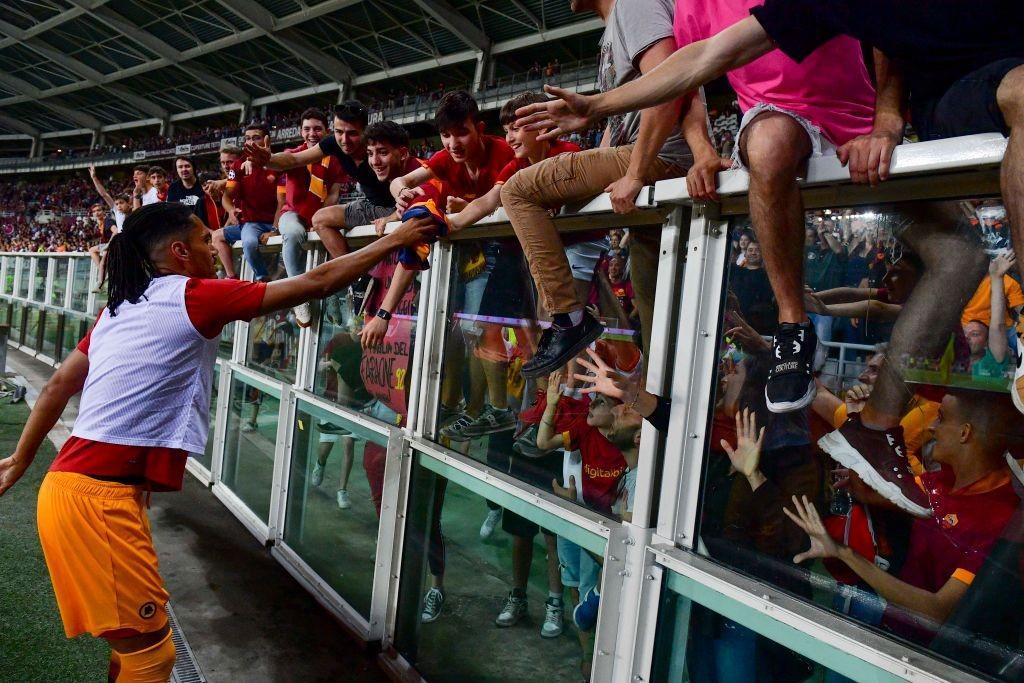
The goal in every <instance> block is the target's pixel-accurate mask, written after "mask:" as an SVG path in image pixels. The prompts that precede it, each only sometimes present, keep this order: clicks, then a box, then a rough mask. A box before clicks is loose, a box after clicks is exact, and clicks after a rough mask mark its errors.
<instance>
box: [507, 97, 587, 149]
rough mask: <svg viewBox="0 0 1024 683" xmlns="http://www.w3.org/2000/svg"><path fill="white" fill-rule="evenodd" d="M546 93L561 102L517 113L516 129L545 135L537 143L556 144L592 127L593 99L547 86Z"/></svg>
mask: <svg viewBox="0 0 1024 683" xmlns="http://www.w3.org/2000/svg"><path fill="white" fill-rule="evenodd" d="M544 92H546V93H547V94H549V95H554V96H555V97H557V98H559V99H557V100H548V101H547V102H537V103H534V104H528V105H526V106H525V107H520V108H519V109H516V116H518V117H519V118H518V119H516V124H515V125H516V126H519V127H521V128H526V130H540V131H544V132H543V133H541V134H540V135H538V136H537V139H538V140H554V139H555V138H557V137H559V136H562V135H567V134H569V133H571V132H573V131H577V130H583V129H584V128H587V127H589V126H590V125H591V123H592V121H591V120H590V117H591V108H592V98H591V97H589V96H587V95H580V94H578V93H574V92H571V91H569V90H565V89H564V88H558V87H555V86H553V85H545V86H544Z"/></svg>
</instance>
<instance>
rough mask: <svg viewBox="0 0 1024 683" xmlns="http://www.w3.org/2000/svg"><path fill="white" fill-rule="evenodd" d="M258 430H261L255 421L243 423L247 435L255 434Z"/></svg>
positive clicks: (243, 429)
mask: <svg viewBox="0 0 1024 683" xmlns="http://www.w3.org/2000/svg"><path fill="white" fill-rule="evenodd" d="M257 429H259V426H258V425H257V424H256V422H255V421H253V422H244V423H242V431H243V432H246V433H248V432H255V431H256V430H257Z"/></svg>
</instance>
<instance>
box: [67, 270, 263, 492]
mask: <svg viewBox="0 0 1024 683" xmlns="http://www.w3.org/2000/svg"><path fill="white" fill-rule="evenodd" d="M266 289H267V285H266V283H264V282H247V281H243V280H214V279H209V280H207V279H198V278H192V279H190V280H189V281H188V283H186V285H185V309H186V310H187V311H188V317H189V320H191V321H192V324H193V325H194V326H195V328H196V330H198V331H199V332H200V333H201V334H202V335H203V336H204V337H206V338H207V339H214V338H215V337H217V336H218V335H220V333H221V330H222V329H223V328H224V326H225V325H226V324H228V323H229V322H231V321H233V320H251V319H252V318H254V317H255V316H256V315H258V314H259V312H260V306H261V304H262V303H263V294H264V292H265V291H266ZM91 339H92V330H91V329H90V330H89V332H88V334H86V335H85V337H83V338H82V341H80V342H79V343H78V350H79V351H81V352H82V353H84V354H86V355H89V343H90V341H91ZM187 457H188V453H186V452H185V451H183V450H180V449H176V448H164V447H160V446H127V445H123V444H110V443H104V442H101V441H92V440H90V439H82V438H80V437H77V436H72V437H71V438H69V439H68V440H67V441H66V442H65V444H64V447H63V448H61V449H60V453H58V454H57V458H56V459H55V460H54V461H53V464H51V465H50V471H52V472H78V473H80V474H85V475H88V476H92V477H100V478H103V479H117V480H120V481H130V482H138V483H142V484H144V485H146V487H147V488H149V489H150V490H152V491H178V490H180V489H181V480H182V478H183V477H184V475H185V460H186V458H187Z"/></svg>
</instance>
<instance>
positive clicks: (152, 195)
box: [142, 187, 160, 206]
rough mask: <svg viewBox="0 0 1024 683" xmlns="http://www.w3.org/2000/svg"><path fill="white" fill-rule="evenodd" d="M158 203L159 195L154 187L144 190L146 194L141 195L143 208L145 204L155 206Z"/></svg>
mask: <svg viewBox="0 0 1024 683" xmlns="http://www.w3.org/2000/svg"><path fill="white" fill-rule="evenodd" d="M158 201H160V193H159V192H158V191H157V189H156V188H155V187H151V188H149V189H148V190H146V194H144V195H142V205H143V206H145V205H146V204H155V203H156V202H158Z"/></svg>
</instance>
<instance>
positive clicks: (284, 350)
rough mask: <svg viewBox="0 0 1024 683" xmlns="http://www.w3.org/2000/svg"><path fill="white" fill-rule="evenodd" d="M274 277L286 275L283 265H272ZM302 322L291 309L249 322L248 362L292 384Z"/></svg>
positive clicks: (246, 355)
mask: <svg viewBox="0 0 1024 683" xmlns="http://www.w3.org/2000/svg"><path fill="white" fill-rule="evenodd" d="M271 273H272V279H274V280H280V279H282V278H284V277H286V275H285V272H284V269H283V268H276V269H274V268H271ZM298 351H299V325H298V323H297V322H296V321H295V313H294V312H293V311H291V310H287V311H274V312H273V313H268V314H267V315H264V316H261V317H258V318H253V319H252V320H251V321H250V322H249V336H248V340H247V342H246V354H245V364H246V365H247V366H248V367H250V368H252V369H253V370H258V371H260V372H262V373H264V374H266V375H270V376H271V377H273V378H275V379H278V380H282V381H285V382H288V383H292V382H294V381H295V370H296V368H295V365H296V362H297V361H298Z"/></svg>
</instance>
